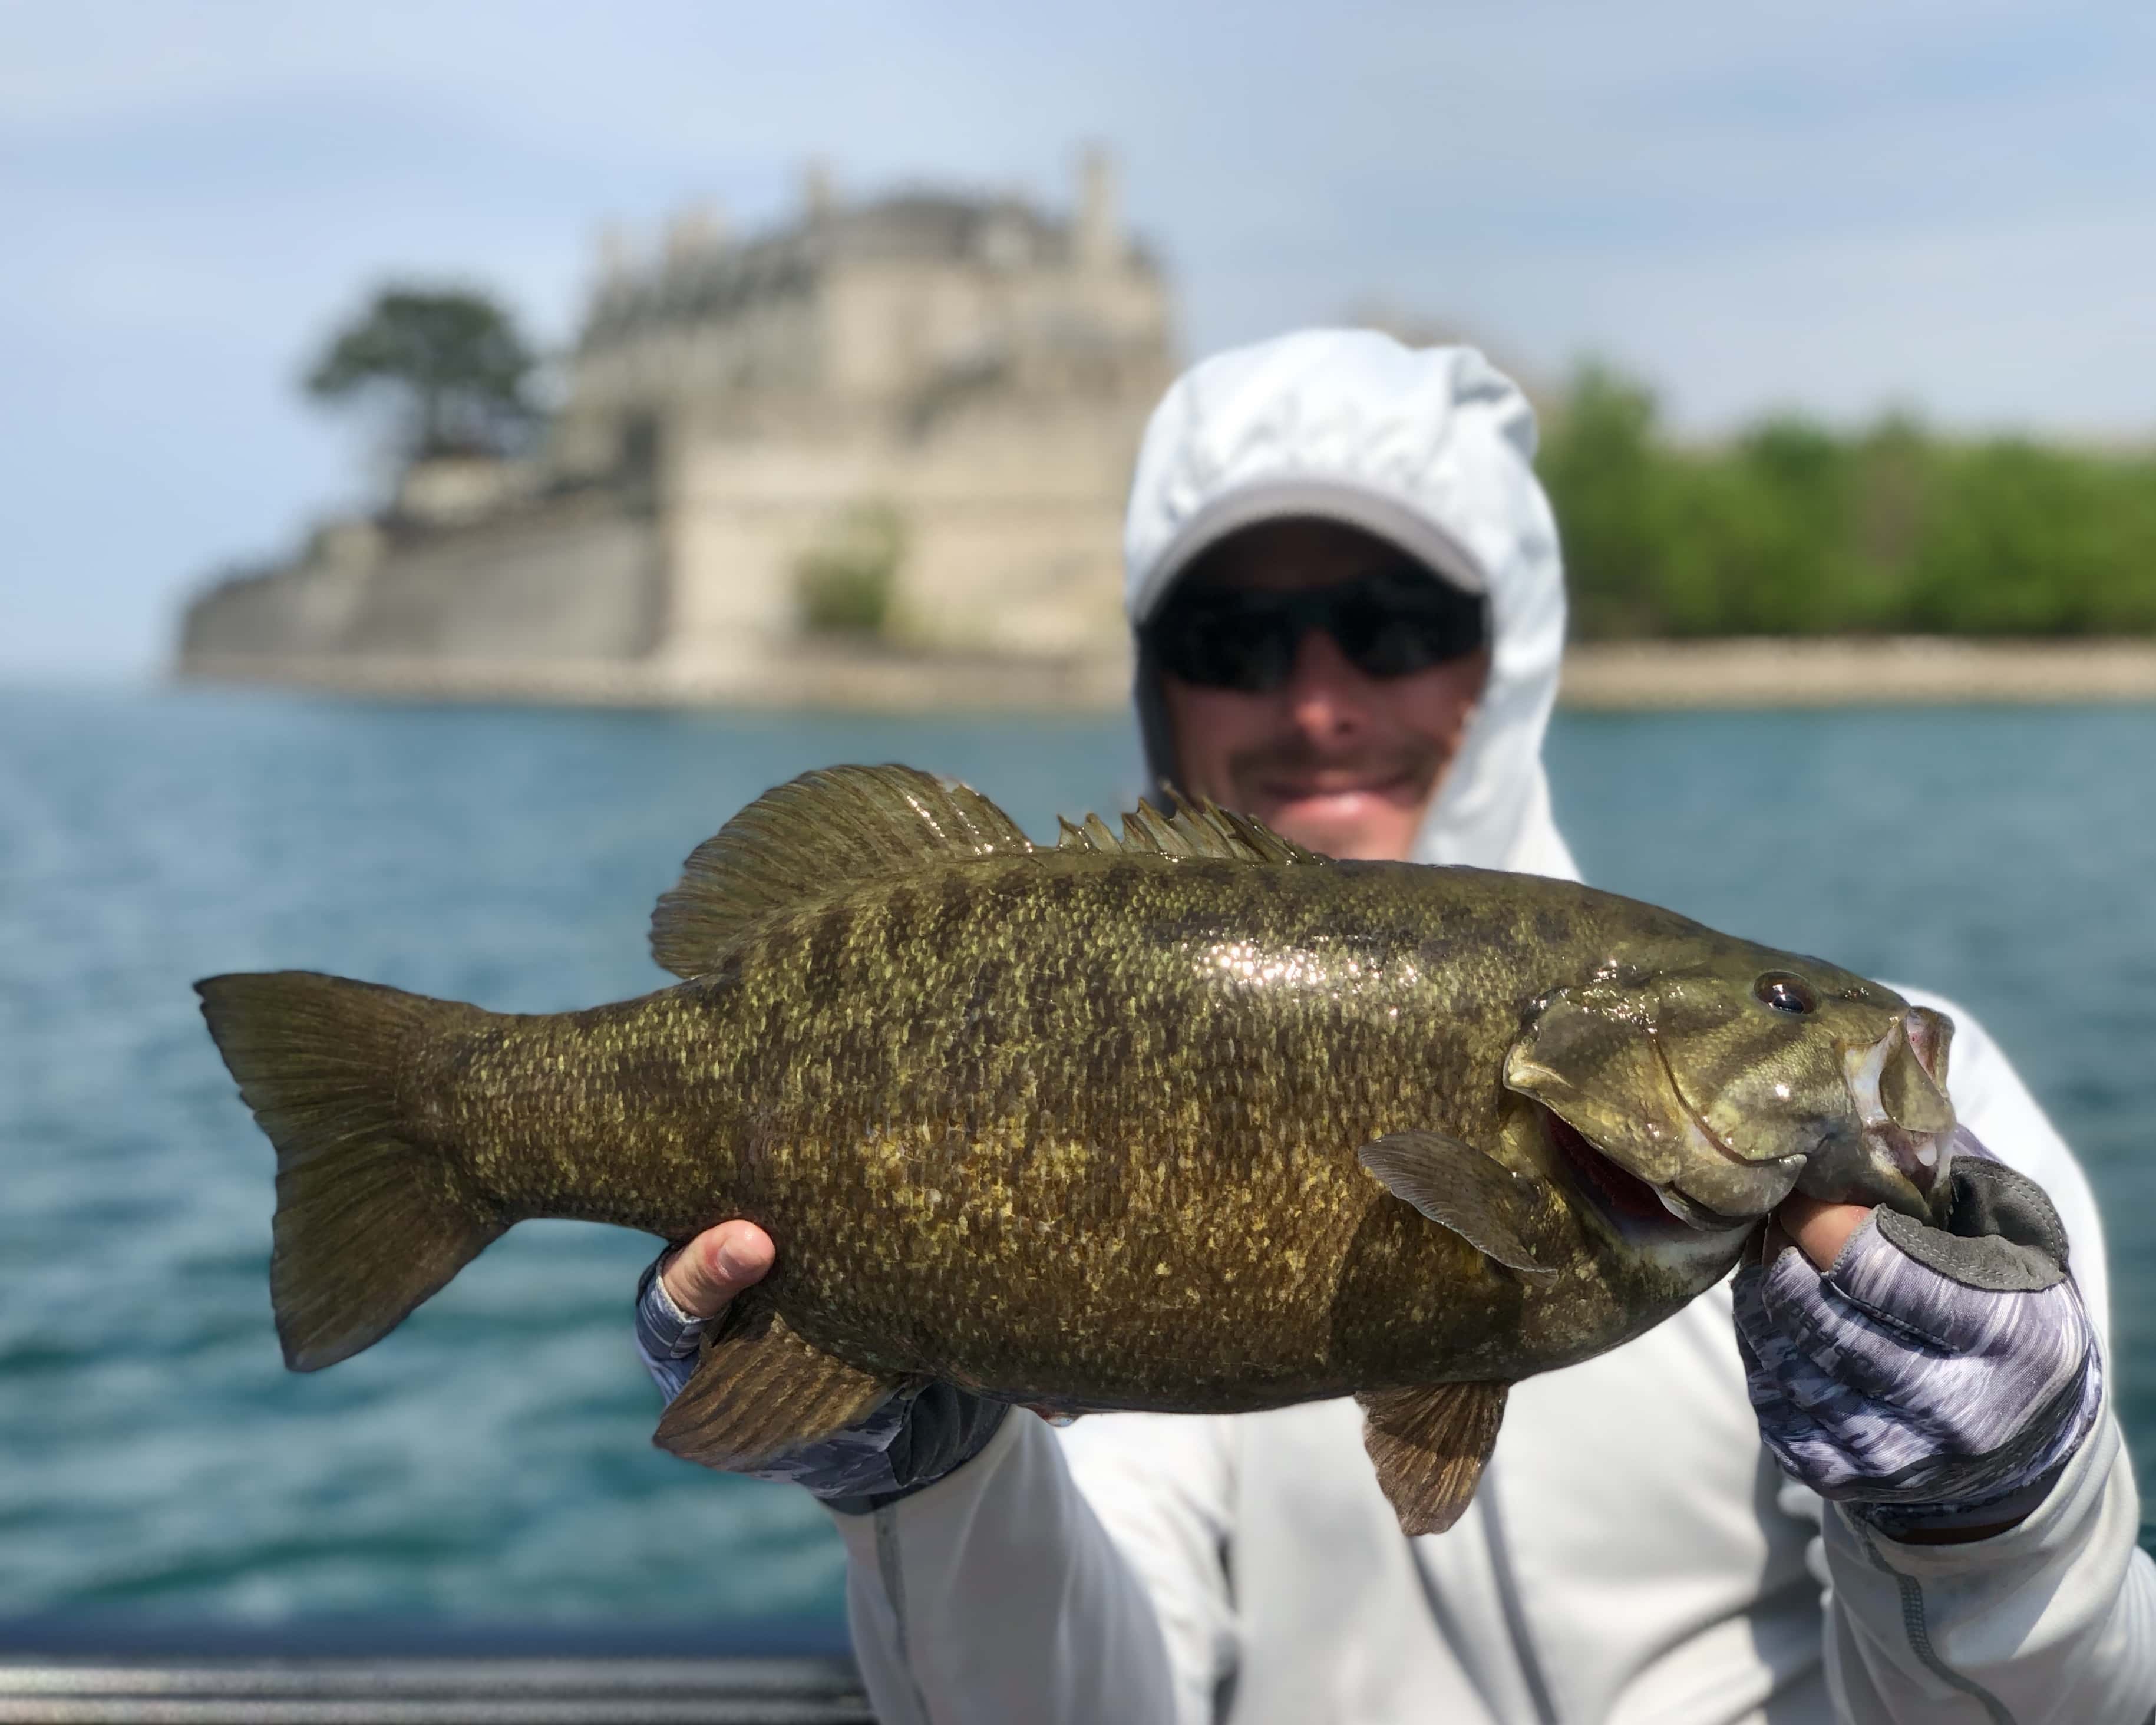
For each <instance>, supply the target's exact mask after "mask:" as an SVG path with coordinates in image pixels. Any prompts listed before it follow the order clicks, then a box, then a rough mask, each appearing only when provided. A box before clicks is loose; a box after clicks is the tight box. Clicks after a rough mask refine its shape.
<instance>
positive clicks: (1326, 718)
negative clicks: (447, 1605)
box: [1281, 629, 1370, 741]
mask: <svg viewBox="0 0 2156 1725" xmlns="http://www.w3.org/2000/svg"><path fill="white" fill-rule="evenodd" d="M1369 683H1370V680H1369V679H1368V677H1366V676H1364V675H1363V673H1362V672H1360V671H1358V670H1356V669H1355V667H1354V665H1353V663H1352V662H1350V660H1348V657H1347V655H1346V654H1344V653H1342V651H1341V650H1340V644H1339V643H1338V642H1337V641H1335V640H1334V639H1332V636H1331V635H1329V634H1327V633H1326V632H1325V631H1324V630H1323V629H1305V630H1304V631H1303V634H1302V639H1301V640H1299V641H1298V642H1296V648H1295V662H1294V664H1293V665H1291V666H1290V667H1289V670H1288V677H1287V681H1286V684H1285V685H1283V686H1282V690H1281V692H1282V694H1283V695H1284V696H1285V697H1286V701H1287V708H1288V711H1289V713H1290V714H1291V716H1293V718H1294V720H1295V724H1296V729H1297V730H1299V731H1301V732H1302V733H1303V734H1304V735H1305V736H1306V737H1310V738H1312V740H1313V741H1317V740H1321V739H1332V738H1340V737H1351V736H1353V734H1354V733H1355V732H1358V731H1360V730H1361V729H1363V726H1365V725H1367V724H1368V721H1369V702H1368V691H1369Z"/></svg>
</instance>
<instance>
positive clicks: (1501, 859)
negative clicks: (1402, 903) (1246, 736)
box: [1123, 330, 1579, 879]
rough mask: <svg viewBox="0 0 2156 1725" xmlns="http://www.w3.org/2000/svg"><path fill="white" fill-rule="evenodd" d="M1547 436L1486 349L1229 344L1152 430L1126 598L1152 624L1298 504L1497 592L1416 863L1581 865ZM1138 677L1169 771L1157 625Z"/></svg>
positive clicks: (1352, 340)
mask: <svg viewBox="0 0 2156 1725" xmlns="http://www.w3.org/2000/svg"><path fill="white" fill-rule="evenodd" d="M1534 452H1535V417H1534V411H1533V409H1532V408H1530V407H1529V406H1528V405H1527V398H1526V397H1525V396H1524V395H1522V393H1520V390H1519V388H1518V386H1517V384H1515V383H1514V382H1512V380H1511V379H1510V378H1509V377H1506V376H1505V375H1504V374H1503V373H1502V372H1499V371H1498V370H1497V369H1496V367H1494V366H1492V365H1491V363H1490V362H1488V361H1487V360H1486V359H1485V358H1483V357H1482V356H1481V354H1480V353H1478V352H1476V351H1475V350H1474V349H1473V348H1471V347H1424V348H1409V347H1402V346H1401V345H1400V344H1399V342H1398V341H1394V339H1393V338H1392V337H1391V336H1384V335H1380V334H1378V333H1377V332H1376V331H1369V330H1303V331H1297V332H1296V333H1295V334H1293V335H1288V336H1278V337H1276V338H1275V339H1274V340H1272V341H1261V342H1259V343H1257V344H1256V345H1255V346H1254V347H1240V348H1236V349H1234V350H1232V351H1230V352H1226V353H1222V354H1217V355H1215V356H1214V357H1213V358H1211V359H1209V360H1206V361H1204V362H1203V363H1202V364H1199V365H1197V366H1194V367H1192V368H1191V369H1190V370H1189V371H1188V372H1184V373H1183V376H1182V377H1179V378H1178V379H1177V380H1176V382H1175V383H1174V385H1173V387H1172V388H1170V389H1169V390H1168V393H1167V395H1166V396H1165V397H1163V398H1162V401H1161V403H1160V405H1159V406H1158V408H1155V409H1154V410H1153V415H1152V419H1151V421H1150V422H1149V423H1148V424H1147V427H1146V434H1145V440H1144V442H1143V444H1142V445H1141V446H1140V449H1139V451H1138V461H1137V475H1136V476H1135V477H1134V479H1133V480H1132V485H1131V501H1130V510H1129V513H1128V515H1127V516H1126V517H1125V521H1124V527H1123V568H1124V583H1125V584H1124V611H1125V614H1126V615H1127V617H1128V619H1129V621H1130V624H1131V627H1132V630H1133V631H1136V630H1137V629H1138V628H1139V626H1140V625H1141V624H1143V623H1144V621H1145V620H1146V619H1147V617H1149V616H1151V615H1152V612H1153V610H1154V608H1156V607H1157V606H1158V604H1159V603H1160V602H1161V600H1162V599H1163V598H1164V597H1165V596H1166V594H1167V593H1168V589H1169V588H1171V587H1173V584H1174V583H1175V580H1176V578H1177V577H1178V576H1179V575H1180V574H1182V572H1183V571H1184V570H1185V569H1187V568H1188V567H1190V565H1191V563H1192V562H1193V560H1194V559H1195V558H1196V557H1198V556H1199V553H1200V552H1204V550H1205V549H1206V548H1207V547H1209V546H1210V545H1212V544H1214V542H1217V541H1219V540H1220V539H1222V538H1224V537H1225V536H1227V535H1228V534H1229V533H1232V532H1235V531H1236V530H1238V529H1239V528H1242V527H1246V526H1250V525H1252V524H1253V523H1255V522H1257V521H1267V520H1276V519H1278V518H1280V517H1282V516H1328V517H1331V518H1332V519H1334V520H1337V521H1343V522H1346V523H1347V524H1348V525H1350V526H1356V527H1360V528H1362V529H1363V531H1366V532H1370V533H1374V534H1377V535H1378V536H1380V537H1382V538H1385V539H1389V540H1391V541H1392V542H1394V543H1395V544H1397V545H1398V546H1399V547H1400V548H1401V549H1402V550H1404V551H1406V552H1409V553H1410V554H1411V555H1413V556H1414V557H1419V558H1420V559H1421V560H1422V561H1423V562H1425V563H1427V564H1428V565H1430V567H1431V568H1433V569H1434V570H1436V571H1438V572H1440V574H1441V575H1442V576H1443V577H1444V578H1446V579H1449V580H1451V581H1453V582H1455V583H1457V584H1458V585H1460V586H1461V587H1464V588H1468V589H1469V590H1470V591H1472V592H1479V593H1486V594H1487V595H1488V598H1489V602H1490V624H1491V663H1490V680H1489V685H1488V686H1487V688H1486V689H1485V691H1483V696H1482V701H1481V705H1480V706H1479V707H1478V708H1477V709H1476V713H1475V716H1474V717H1473V719H1472V720H1471V721H1470V723H1469V726H1468V730H1467V734H1466V738H1465V740H1464V742H1462V744H1461V747H1460V753H1459V754H1458V756H1457V757H1455V759H1454V761H1453V763H1452V767H1451V769H1450V772H1448V773H1446V775H1445V782H1444V783H1443V785H1442V786H1441V787H1440V789H1439V792H1438V794H1437V796H1436V798H1435V799H1434V800H1433V801H1432V803H1431V804H1430V812H1429V814H1427V815H1425V816H1424V819H1423V824H1422V829H1421V830H1420V832H1419V834H1418V835H1417V837H1416V840H1415V847H1414V860H1416V861H1418V862H1433V863H1470V864H1473V865H1476V866H1479V867H1482V868H1494V869H1513V870H1520V871H1522V872H1525V873H1530V874H1539V875H1558V876H1561V877H1563V878H1566V879H1577V878H1578V872H1579V871H1578V866H1577V865H1575V864H1574V863H1573V860H1572V855H1571V853H1570V851H1568V850H1567V849H1566V848H1565V844H1564V840H1563V838H1562V837H1561V836H1559V834H1558V830H1557V826H1556V823H1555V822H1554V821H1553V819H1552V818H1551V814H1550V799H1549V784H1548V779H1547V778H1545V777H1544V775H1543V761H1542V750H1543V733H1544V732H1546V731H1547V730H1548V726H1549V716H1550V709H1551V707H1552V706H1553V704H1554V703H1555V701H1556V699H1557V679H1558V661H1559V660H1560V658H1561V657H1562V656H1563V648H1564V582H1563V570H1562V567H1561V565H1560V563H1559V561H1558V542H1557V528H1556V524H1555V522H1554V521H1553V520H1552V518H1551V516H1550V510H1549V503H1548V499H1547V498H1545V497H1544V496H1543V489H1542V485H1541V484H1540V482H1539V481H1537V480H1536V478H1535V475H1534V468H1533V459H1534ZM1132 692H1133V699H1134V701H1135V702H1136V705H1137V715H1138V727H1139V732H1140V734H1141V737H1142V741H1143V742H1144V745H1145V751H1146V765H1147V770H1148V772H1149V773H1151V775H1152V778H1154V779H1155V780H1156V781H1166V780H1172V779H1173V764H1174V763H1173V759H1172V757H1171V755H1170V752H1169V749H1168V732H1167V726H1166V722H1165V719H1164V716H1163V711H1162V706H1161V700H1160V684H1159V675H1158V670H1157V669H1156V667H1154V666H1153V665H1152V664H1150V663H1149V662H1148V655H1147V654H1146V652H1145V650H1144V647H1143V644H1142V641H1141V643H1140V644H1139V649H1138V660H1137V684H1136V686H1135V688H1134V690H1133V691H1132Z"/></svg>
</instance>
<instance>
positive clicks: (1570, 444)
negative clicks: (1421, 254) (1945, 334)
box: [1539, 367, 2156, 639]
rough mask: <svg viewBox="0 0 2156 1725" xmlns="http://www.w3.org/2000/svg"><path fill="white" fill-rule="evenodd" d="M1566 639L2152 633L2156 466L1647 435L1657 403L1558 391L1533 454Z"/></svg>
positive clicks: (1612, 390)
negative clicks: (1568, 600)
mask: <svg viewBox="0 0 2156 1725" xmlns="http://www.w3.org/2000/svg"><path fill="white" fill-rule="evenodd" d="M1539 465H1540V470H1541V472H1542V475H1543V480H1544V482H1545V483H1546V484H1547V485H1548V488H1549V491H1550V497H1551V501H1552V503H1553V506H1555V508H1556V511H1557V517H1558V527H1559V530H1560V531H1561V533H1562V534H1563V542H1564V558H1565V566H1566V570H1567V574H1568V582H1569V585H1570V588H1571V592H1572V607H1573V634H1575V635H1576V636H1578V637H1580V638H1584V639H1598V638H1599V639H1611V638H1617V637H1624V636H1707V635H1747V634H1959V635H2055V636H2056V635H2088V634H2156V454H2152V453H2151V452H2148V451H2139V452H2134V453H2117V454H2110V453H2099V452H2093V451H2089V450H2084V449H2069V448H2064V447H2061V446H2058V445H2056V444H2040V443H2036V442H2033V441H2030V440H2027V439H2019V438H1994V439H1981V440H1961V439H1947V438H1943V437H1938V436H1935V435H1933V434H1930V433H1928V432H1927V431H1925V430H1924V429H1922V427H1921V426H1919V425H1918V424H1915V423H1914V422H1912V421H1910V420H1907V419H1902V418H1888V419H1886V420H1882V421H1881V422H1880V423H1879V424H1876V425H1874V426H1873V427H1871V429H1868V430H1866V431H1863V432H1861V433H1857V434H1836V433H1835V432H1832V431H1830V430H1827V429H1825V428H1823V427H1821V426H1820V425H1817V424H1813V423H1810V422H1809V421H1806V420H1802V419H1797V418H1776V419H1772V420H1769V421H1767V422H1765V423H1763V424H1760V425H1758V426H1757V427H1755V428H1753V429H1752V430H1750V431H1748V432H1747V433H1746V434H1743V436H1740V437H1738V439H1735V440H1734V441H1733V442H1731V443H1727V444H1721V445H1717V446H1714V447H1687V446H1683V445H1679V444H1673V443H1671V442H1670V441H1668V440H1666V439H1665V438H1663V437H1662V436H1661V434H1659V432H1658V430H1657V427H1656V417H1655V401H1654V398H1653V397H1652V395H1651V394H1650V393H1648V392H1647V391H1646V390H1645V389H1643V388H1640V386H1638V385H1637V384H1635V383H1634V382H1630V381H1629V380H1627V379H1625V378H1623V377H1619V376H1617V375H1615V374H1614V373H1612V372H1609V371H1606V370H1603V369H1600V368H1594V367H1590V368H1589V369H1587V370H1585V371H1584V372H1582V373H1581V374H1580V376H1579V377H1577V378H1576V379H1575V380H1574V384H1573V389H1572V391H1571V393H1570V394H1569V396H1568V398H1567V400H1566V402H1565V404H1564V407H1563V410H1562V412H1561V413H1559V414H1558V415H1557V416H1555V418H1554V419H1553V424H1551V425H1550V426H1549V428H1548V432H1547V434H1545V436H1544V439H1543V454H1542V459H1541V461H1540V463H1539Z"/></svg>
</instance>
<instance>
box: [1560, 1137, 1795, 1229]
mask: <svg viewBox="0 0 2156 1725" xmlns="http://www.w3.org/2000/svg"><path fill="white" fill-rule="evenodd" d="M1542 1113H1543V1133H1544V1136H1545V1137H1546V1138H1547V1140H1548V1142H1549V1143H1550V1145H1551V1147H1553V1149H1554V1150H1555V1151H1556V1153H1557V1154H1558V1157H1559V1158H1561V1159H1562V1160H1563V1162H1564V1163H1566V1164H1567V1165H1568V1167H1569V1168H1571V1169H1572V1171H1573V1174H1574V1175H1575V1177H1576V1178H1574V1180H1573V1187H1574V1189H1576V1190H1577V1191H1578V1192H1579V1194H1581V1195H1582V1196H1583V1197H1584V1199H1586V1201H1587V1202H1588V1203H1589V1204H1590V1205H1592V1206H1593V1207H1594V1210H1595V1212H1596V1214H1598V1215H1599V1216H1600V1217H1601V1218H1602V1219H1603V1220H1604V1222H1605V1223H1606V1224H1609V1227H1610V1228H1612V1229H1613V1230H1615V1232H1616V1233H1617V1234H1618V1235H1620V1236H1621V1237H1622V1238H1623V1239H1625V1240H1627V1241H1629V1242H1630V1243H1632V1244H1634V1245H1640V1246H1644V1247H1647V1248H1650V1249H1654V1248H1657V1247H1665V1248H1666V1247H1668V1246H1672V1245H1675V1246H1680V1247H1690V1246H1692V1245H1712V1244H1714V1243H1716V1240H1717V1236H1722V1235H1727V1234H1729V1233H1731V1232H1732V1231H1733V1232H1738V1233H1741V1232H1743V1230H1747V1229H1748V1228H1750V1227H1751V1225H1752V1223H1751V1221H1750V1220H1749V1219H1745V1220H1742V1221H1740V1220H1738V1219H1735V1218H1732V1217H1729V1216H1725V1215H1722V1214H1720V1213H1719V1212H1718V1211H1715V1210H1712V1209H1708V1208H1707V1206H1706V1205H1705V1204H1700V1203H1697V1202H1696V1201H1695V1200H1694V1199H1690V1198H1687V1197H1686V1195H1685V1194H1683V1193H1681V1192H1679V1191H1678V1190H1677V1189H1676V1188H1675V1187H1674V1186H1673V1185H1671V1183H1668V1182H1666V1181H1663V1182H1656V1181H1653V1180H1647V1179H1643V1178H1640V1176H1639V1175H1637V1174H1635V1173H1632V1172H1631V1171H1630V1169H1628V1168H1623V1167H1621V1166H1620V1165H1619V1163H1617V1162H1616V1161H1615V1160H1614V1158H1610V1157H1609V1156H1607V1155H1605V1154H1604V1153H1603V1152H1602V1151H1600V1150H1599V1149H1597V1148H1596V1147H1595V1146H1594V1143H1593V1142H1592V1141H1591V1140H1589V1138H1588V1137H1587V1136H1586V1135H1585V1134H1584V1133H1583V1132H1581V1131H1580V1130H1579V1129H1578V1127H1575V1126H1573V1124H1572V1123H1571V1122H1568V1120H1566V1119H1565V1118H1564V1117H1563V1115H1561V1114H1559V1113H1558V1112H1557V1111H1556V1110H1554V1109H1553V1108H1550V1107H1548V1106H1543V1110H1542Z"/></svg>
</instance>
